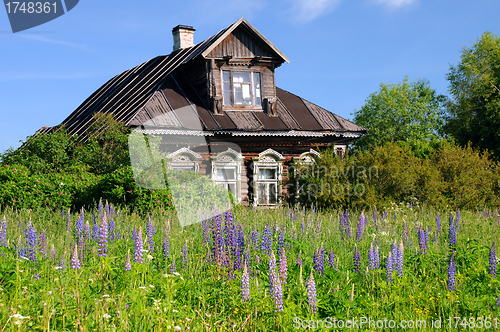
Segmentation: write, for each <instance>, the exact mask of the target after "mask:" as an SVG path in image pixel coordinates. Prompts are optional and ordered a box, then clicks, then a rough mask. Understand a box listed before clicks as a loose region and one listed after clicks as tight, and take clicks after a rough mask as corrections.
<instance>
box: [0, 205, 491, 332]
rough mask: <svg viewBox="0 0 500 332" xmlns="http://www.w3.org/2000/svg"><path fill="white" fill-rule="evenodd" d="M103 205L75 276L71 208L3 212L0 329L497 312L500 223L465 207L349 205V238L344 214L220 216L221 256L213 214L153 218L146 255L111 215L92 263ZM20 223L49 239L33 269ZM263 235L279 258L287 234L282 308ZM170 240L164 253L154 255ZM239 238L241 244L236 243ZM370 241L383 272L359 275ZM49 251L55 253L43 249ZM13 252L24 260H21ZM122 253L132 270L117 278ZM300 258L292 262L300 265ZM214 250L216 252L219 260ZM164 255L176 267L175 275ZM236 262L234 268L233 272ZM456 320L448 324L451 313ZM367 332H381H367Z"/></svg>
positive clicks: (217, 326)
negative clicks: (396, 268) (398, 260)
mask: <svg viewBox="0 0 500 332" xmlns="http://www.w3.org/2000/svg"><path fill="white" fill-rule="evenodd" d="M106 210H107V209H106V208H103V209H102V213H101V212H100V211H90V212H85V213H84V221H85V223H86V222H87V221H88V222H89V226H90V238H87V239H85V240H84V241H83V242H81V243H84V247H85V250H86V253H85V258H82V257H81V254H80V255H79V259H80V262H81V269H73V268H71V256H72V255H71V254H72V252H73V251H74V246H75V243H77V242H76V235H75V234H76V232H75V226H76V221H77V219H78V218H79V217H80V213H75V214H70V220H69V222H68V215H67V213H66V212H67V211H66V212H65V213H64V216H62V215H61V213H60V212H57V213H56V212H50V211H45V210H39V211H27V210H21V211H7V212H6V215H5V222H6V224H7V232H6V238H5V237H4V238H0V244H1V246H0V251H1V252H0V323H1V324H0V331H26V330H28V329H29V330H35V331H49V330H50V331H65V330H71V331H94V330H95V331H97V330H98V331H107V330H115V331H174V330H178V329H179V328H180V329H182V330H188V329H189V330H194V331H224V330H230V331H240V330H251V331H289V330H294V326H295V327H297V326H298V323H297V322H299V321H300V322H302V324H303V325H302V327H304V326H306V327H307V326H309V327H316V325H314V324H316V323H320V321H321V320H325V319H326V318H327V317H332V318H333V317H335V318H336V319H337V320H338V319H342V320H347V319H354V320H359V319H360V318H361V317H369V318H370V319H372V320H377V319H381V320H383V319H384V318H387V319H393V320H395V321H396V322H399V321H400V320H403V319H404V320H426V322H427V328H421V329H420V330H432V329H431V328H430V324H431V322H432V321H434V320H436V319H438V318H441V319H442V321H443V326H444V327H447V326H448V318H451V317H467V318H469V317H474V318H475V319H476V318H478V317H483V318H485V317H491V318H492V319H493V318H495V317H497V316H498V314H499V311H500V307H498V306H496V305H495V303H496V301H497V298H498V297H499V295H500V284H499V283H498V280H497V278H495V277H494V276H492V275H491V274H490V273H489V264H490V263H489V256H488V254H489V251H490V247H491V245H492V243H493V242H494V241H497V240H498V239H499V235H500V231H499V217H498V214H496V213H495V212H493V213H491V212H490V211H488V212H486V211H485V212H484V213H483V212H475V211H462V212H461V215H460V221H459V222H458V223H457V212H456V211H434V210H432V209H428V208H423V209H418V210H417V209H415V210H412V209H410V208H409V207H403V208H399V209H397V210H391V211H387V212H379V213H377V212H375V211H349V225H350V226H349V227H350V228H351V234H352V235H351V236H348V235H346V234H347V232H346V231H345V227H344V230H343V231H342V230H341V227H340V224H339V221H340V219H341V216H342V215H344V213H345V211H338V212H324V213H323V212H319V211H316V212H315V211H313V210H305V209H302V208H299V209H297V208H295V209H293V210H292V209H288V208H279V209H274V210H267V209H266V210H263V209H262V210H261V209H253V210H251V209H247V208H238V209H236V210H234V211H232V215H233V218H232V219H233V220H234V221H231V215H229V214H225V215H222V216H221V217H222V220H223V222H222V235H223V236H224V241H225V242H224V243H225V247H223V248H220V249H216V248H215V246H214V241H215V240H217V239H218V238H217V236H216V234H217V231H216V229H217V227H216V222H215V218H213V219H212V220H208V221H206V222H203V223H198V224H194V225H190V226H187V227H181V226H180V225H179V224H178V222H176V221H175V217H174V216H172V215H169V214H166V213H152V214H151V216H150V218H151V224H152V225H154V229H155V232H154V235H153V236H152V239H153V241H154V250H153V251H151V250H150V243H148V240H147V236H146V234H147V228H148V218H143V217H140V216H139V215H137V214H134V213H130V212H126V211H114V212H112V211H109V210H108V213H107V214H106V215H107V221H108V223H109V222H110V220H111V219H113V221H114V223H115V230H114V232H115V235H116V239H115V240H112V239H111V238H110V237H109V234H108V246H107V257H99V256H98V247H99V244H98V242H99V241H98V237H96V238H94V239H92V229H93V228H94V227H93V226H94V221H93V215H95V223H96V224H97V226H99V225H100V224H101V221H102V219H103V216H104V212H105V211H106ZM374 212H375V213H377V215H376V223H375V221H374ZM438 212H440V213H441V224H442V231H441V233H438V232H437V229H436V216H437V213H438ZM361 213H363V216H365V217H366V226H365V227H364V228H362V227H361V229H362V230H363V229H364V231H363V232H362V234H360V236H359V241H357V239H356V232H357V229H358V228H357V224H358V222H359V220H360V216H361ZM450 214H452V217H453V222H454V225H456V227H457V246H456V251H454V258H455V262H456V275H455V276H456V290H455V291H449V290H448V266H449V261H450V258H451V255H452V252H453V250H451V249H450V246H449V238H448V236H449V234H448V233H449V232H448V231H449V217H450ZM224 219H227V220H226V221H224ZM30 223H31V225H32V226H33V227H34V229H35V230H36V234H37V240H38V241H40V234H41V232H42V231H45V234H46V242H47V246H46V247H47V249H46V253H47V257H46V258H44V257H43V256H44V252H45V251H44V250H45V249H44V248H41V247H40V243H38V246H37V248H36V250H35V251H34V252H32V253H35V254H36V256H37V258H36V259H37V262H34V261H32V258H31V260H30V252H29V246H28V244H27V239H26V228H27V227H28V226H29V225H30ZM85 223H84V225H85ZM405 223H406V226H405ZM67 225H68V226H67ZM240 225H241V229H242V231H243V234H244V245H243V246H242V247H243V250H242V251H236V250H235V248H236V247H237V246H238V244H233V242H232V236H233V235H231V234H239V231H238V230H239V226H240ZM343 225H344V226H345V219H344V224H343ZM420 226H422V229H423V230H426V231H427V238H428V243H427V248H426V254H422V253H421V249H420V248H419V238H418V232H419V229H420ZM2 227H3V226H2ZM139 227H141V228H142V234H143V236H142V238H143V241H144V244H143V247H144V249H147V250H148V251H145V252H143V255H144V262H143V263H134V244H135V241H134V238H133V233H134V228H135V229H136V231H138V229H139ZM265 227H268V229H270V230H271V239H272V242H271V243H272V251H273V253H274V255H275V257H276V258H277V259H278V260H279V257H280V256H279V254H278V245H279V242H280V239H279V237H280V232H281V231H283V234H284V241H285V246H284V248H285V254H286V256H287V269H288V273H287V279H286V283H284V284H283V285H282V291H283V311H276V306H275V301H274V300H273V298H272V296H271V294H270V284H269V260H270V256H269V255H268V254H267V253H266V252H265V250H262V245H261V242H262V238H263V231H264V229H265ZM108 230H109V229H108ZM254 231H257V233H258V242H259V244H258V246H255V245H254V243H253V241H252V232H254ZM0 233H1V232H0ZM108 233H109V232H108ZM166 233H167V237H168V239H169V257H168V258H165V253H164V250H163V245H164V242H165V234H166ZM82 236H83V237H85V235H82ZM96 236H98V234H96ZM235 239H236V240H235V241H236V243H239V242H238V241H237V237H235ZM394 240H396V241H397V243H398V244H399V243H400V241H402V242H404V263H403V276H398V275H397V272H393V274H392V282H390V283H388V282H387V275H386V270H385V266H386V258H387V256H388V253H389V252H390V251H391V250H392V248H391V246H392V244H393V243H394ZM239 241H241V240H239ZM372 241H373V245H374V246H376V245H377V244H378V245H379V248H380V251H379V255H380V262H379V263H380V267H379V268H377V269H371V270H369V269H368V251H369V249H370V245H371V244H372ZM52 245H54V248H55V258H53V257H51V253H50V251H51V248H52ZM184 245H186V247H187V264H186V266H185V267H183V256H182V252H181V248H182V247H183V246H184ZM355 246H357V248H358V250H359V253H360V262H361V263H360V273H356V272H355V270H354V258H353V257H354V252H355ZM320 247H322V248H323V250H324V253H325V255H324V274H323V273H321V272H320V271H319V270H314V269H313V267H314V265H315V262H314V256H315V252H316V251H317V250H318V249H319V248H320ZM23 249H24V250H25V252H24V253H22V252H21V254H20V250H23ZM81 250H82V248H81V247H80V248H79V251H80V252H81ZM217 250H220V251H217ZM330 250H333V252H334V256H335V258H334V266H330V265H329V260H328V253H329V252H330ZM128 252H130V255H131V270H130V271H125V270H124V266H125V262H126V256H127V253H128ZM299 252H300V257H301V260H302V266H300V265H298V264H297V258H298V255H299ZM220 253H222V256H218V254H220ZM245 254H246V259H245ZM174 257H175V265H176V272H175V273H173V272H171V270H172V263H173V260H174ZM218 257H222V258H223V259H222V260H219V259H218ZM248 258H249V260H248ZM235 260H239V261H240V262H241V264H240V265H239V266H237V265H235V263H234V261H235ZM63 261H64V264H62V262H63ZM245 262H246V263H247V265H248V270H249V275H250V279H249V280H250V300H249V301H246V300H244V299H243V298H242V295H241V277H242V273H243V267H244V264H245ZM278 264H279V263H278ZM62 265H64V268H62ZM316 265H318V262H317V261H316ZM235 267H236V268H235ZM311 270H313V275H314V281H315V287H316V294H317V312H316V313H315V314H313V310H312V309H313V308H312V307H311V306H310V305H309V298H308V291H307V285H306V284H307V282H308V280H310V274H311ZM306 320H307V321H306ZM452 322H453V325H455V324H456V323H455V320H454V319H453V321H452ZM468 322H469V321H468ZM494 323H495V322H494V321H492V324H494ZM304 324H305V325H304ZM499 324H500V322H499ZM365 327H366V328H368V327H367V326H366V325H365ZM459 327H463V326H460V325H459ZM369 330H377V331H382V330H385V329H384V328H376V327H375V328H374V327H371V328H369Z"/></svg>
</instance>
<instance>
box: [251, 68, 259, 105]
mask: <svg viewBox="0 0 500 332" xmlns="http://www.w3.org/2000/svg"><path fill="white" fill-rule="evenodd" d="M253 87H254V91H253V94H254V96H255V105H260V104H261V98H260V93H261V92H260V73H253Z"/></svg>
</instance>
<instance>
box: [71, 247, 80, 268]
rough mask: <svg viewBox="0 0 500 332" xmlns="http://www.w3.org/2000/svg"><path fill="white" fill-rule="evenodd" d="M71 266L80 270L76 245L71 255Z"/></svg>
mask: <svg viewBox="0 0 500 332" xmlns="http://www.w3.org/2000/svg"><path fill="white" fill-rule="evenodd" d="M71 268H72V269H76V270H80V260H79V259H78V245H77V244H76V245H75V249H74V250H73V255H72V256H71Z"/></svg>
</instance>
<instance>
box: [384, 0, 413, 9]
mask: <svg viewBox="0 0 500 332" xmlns="http://www.w3.org/2000/svg"><path fill="white" fill-rule="evenodd" d="M377 2H378V3H381V4H384V5H386V6H387V7H389V8H393V9H397V8H401V7H404V6H408V5H411V4H412V3H414V2H416V0H377Z"/></svg>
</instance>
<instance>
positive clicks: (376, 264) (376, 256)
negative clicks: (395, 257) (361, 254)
mask: <svg viewBox="0 0 500 332" xmlns="http://www.w3.org/2000/svg"><path fill="white" fill-rule="evenodd" d="M374 260H375V262H374V264H375V265H374V268H375V269H378V268H379V267H380V256H379V247H378V243H377V245H376V246H375V252H374Z"/></svg>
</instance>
